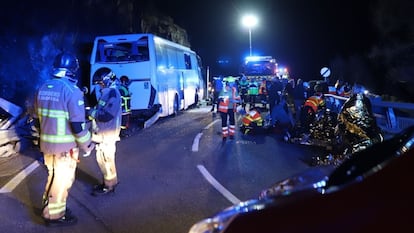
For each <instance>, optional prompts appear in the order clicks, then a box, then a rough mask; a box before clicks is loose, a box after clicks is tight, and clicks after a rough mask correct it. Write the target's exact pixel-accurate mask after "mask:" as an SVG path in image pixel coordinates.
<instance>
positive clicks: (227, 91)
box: [218, 86, 241, 113]
mask: <svg viewBox="0 0 414 233" xmlns="http://www.w3.org/2000/svg"><path fill="white" fill-rule="evenodd" d="M219 100H220V101H219V107H218V111H219V112H224V113H227V111H228V110H231V111H233V112H236V105H237V103H239V102H240V100H241V98H240V96H239V94H238V92H237V90H236V88H235V87H230V86H226V87H225V88H224V89H223V90H222V91H221V92H220V95H219Z"/></svg>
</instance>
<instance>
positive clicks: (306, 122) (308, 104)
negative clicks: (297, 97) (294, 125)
mask: <svg viewBox="0 0 414 233" xmlns="http://www.w3.org/2000/svg"><path fill="white" fill-rule="evenodd" d="M325 106H326V102H325V97H324V95H323V94H322V92H316V93H315V94H314V95H313V96H311V97H309V98H308V99H306V101H305V103H304V104H303V107H302V110H301V118H300V119H301V120H300V123H301V124H302V127H303V129H304V131H305V132H307V131H309V127H310V124H311V123H312V122H313V121H314V119H315V115H316V113H317V112H318V110H319V109H321V108H324V107H325Z"/></svg>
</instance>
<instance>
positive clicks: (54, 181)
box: [34, 52, 94, 226]
mask: <svg viewBox="0 0 414 233" xmlns="http://www.w3.org/2000/svg"><path fill="white" fill-rule="evenodd" d="M78 69H79V62H78V59H77V58H76V57H75V56H74V55H73V54H70V53H67V52H64V53H60V54H58V55H57V56H56V57H55V60H54V62H53V69H52V76H53V77H52V79H50V80H48V81H46V82H45V83H44V84H43V85H42V86H41V87H40V88H39V90H38V91H37V93H36V98H35V103H34V105H35V113H34V119H35V122H36V125H37V126H38V128H39V130H40V131H39V132H40V151H41V152H42V153H43V156H44V163H45V165H46V167H47V170H48V177H47V182H46V186H45V191H44V193H43V209H42V213H41V215H42V218H43V219H44V221H45V224H46V225H47V226H65V225H73V224H75V223H76V222H77V218H76V217H75V216H74V215H73V214H72V213H71V211H69V210H68V208H67V207H66V204H67V198H68V194H69V190H70V188H71V187H72V184H73V182H74V180H75V170H76V166H77V162H78V156H79V149H81V150H83V151H84V152H85V153H90V152H91V151H92V150H93V148H94V144H93V143H92V142H91V134H90V132H89V130H88V129H87V127H86V124H85V105H84V96H83V93H82V91H81V90H80V89H79V88H78V86H77V85H76V84H77V81H78V80H77V78H76V76H77V72H78Z"/></svg>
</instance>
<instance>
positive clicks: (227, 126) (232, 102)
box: [218, 81, 241, 142]
mask: <svg viewBox="0 0 414 233" xmlns="http://www.w3.org/2000/svg"><path fill="white" fill-rule="evenodd" d="M240 101H241V98H240V96H239V94H238V92H237V89H236V88H235V87H234V83H231V82H228V81H226V82H225V87H224V88H223V90H222V91H221V92H220V95H219V106H218V111H219V112H220V116H221V128H222V137H223V138H222V139H223V142H224V141H226V140H227V137H228V136H230V139H234V134H235V131H236V122H235V117H234V115H235V112H236V105H237V103H240ZM227 122H228V123H227Z"/></svg>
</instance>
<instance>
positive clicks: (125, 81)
mask: <svg viewBox="0 0 414 233" xmlns="http://www.w3.org/2000/svg"><path fill="white" fill-rule="evenodd" d="M119 81H120V82H121V83H120V85H119V86H118V90H119V93H120V94H121V99H122V103H121V107H122V120H121V137H126V136H128V134H127V133H126V132H127V130H128V128H129V119H130V116H131V94H130V92H129V88H128V85H129V78H128V77H127V76H122V77H120V78H119Z"/></svg>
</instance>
